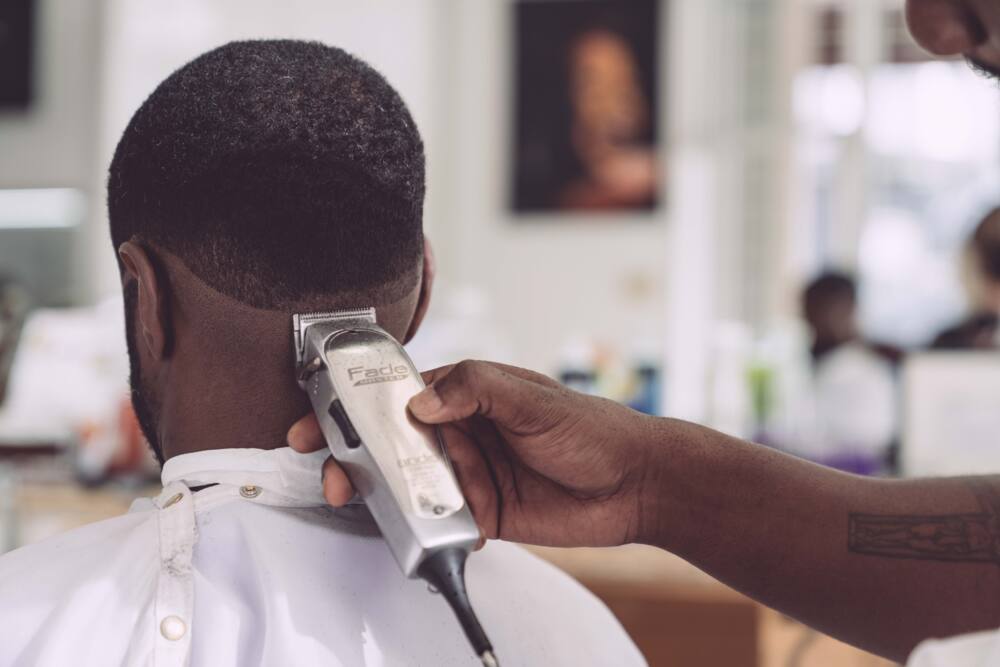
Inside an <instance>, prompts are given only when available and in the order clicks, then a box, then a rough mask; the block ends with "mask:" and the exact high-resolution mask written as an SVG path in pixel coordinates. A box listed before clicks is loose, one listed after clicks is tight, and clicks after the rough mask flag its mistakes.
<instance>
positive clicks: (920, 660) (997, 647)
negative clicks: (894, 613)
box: [906, 630, 1000, 667]
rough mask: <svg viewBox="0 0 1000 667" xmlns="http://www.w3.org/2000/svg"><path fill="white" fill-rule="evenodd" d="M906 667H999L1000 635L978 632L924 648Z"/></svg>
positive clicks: (926, 643) (912, 657)
mask: <svg viewBox="0 0 1000 667" xmlns="http://www.w3.org/2000/svg"><path fill="white" fill-rule="evenodd" d="M906 665H907V667H996V666H997V665H1000V631H996V630H991V631H989V632H977V633H975V634H971V635H965V636H963V637H955V638H954V639H945V640H933V641H927V642H924V643H923V644H921V645H920V646H918V647H917V648H916V650H915V651H914V652H913V655H911V656H910V660H909V662H907V663H906Z"/></svg>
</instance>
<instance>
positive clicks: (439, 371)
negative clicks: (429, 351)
mask: <svg viewBox="0 0 1000 667" xmlns="http://www.w3.org/2000/svg"><path fill="white" fill-rule="evenodd" d="M466 363H473V364H484V365H487V366H493V367H494V368H499V369H500V370H502V371H506V372H507V373H510V374H511V375H514V376H516V377H519V378H521V379H522V380H527V381H529V382H537V383H538V384H540V385H543V386H546V387H561V386H562V385H561V384H559V382H558V381H556V380H553V379H552V378H550V377H549V376H548V375H542V374H541V373H536V372H535V371H529V370H528V369H527V368H520V367H518V366H511V365H509V364H501V363H498V362H495V361H471V362H466ZM455 366H456V364H449V365H447V366H441V367H440V368H435V369H433V370H430V371H424V372H423V373H421V375H422V376H423V378H424V382H426V383H427V384H432V383H434V382H435V381H437V380H439V379H441V378H443V377H444V376H445V375H448V374H449V373H451V371H452V369H454V368H455Z"/></svg>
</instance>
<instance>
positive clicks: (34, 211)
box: [0, 188, 87, 229]
mask: <svg viewBox="0 0 1000 667" xmlns="http://www.w3.org/2000/svg"><path fill="white" fill-rule="evenodd" d="M86 203H87V200H86V197H84V195H83V193H82V192H80V191H79V190H74V189H72V188H30V189H24V190H0V229H53V228H65V227H75V226H77V225H79V224H80V222H81V221H82V219H83V217H84V214H85V212H86Z"/></svg>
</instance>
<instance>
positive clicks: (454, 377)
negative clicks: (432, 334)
mask: <svg viewBox="0 0 1000 667" xmlns="http://www.w3.org/2000/svg"><path fill="white" fill-rule="evenodd" d="M541 389H542V387H539V386H537V385H534V384H533V383H530V382H526V381H524V380H522V379H520V378H518V377H515V376H513V375H511V374H510V373H507V372H505V371H503V370H502V369H500V368H497V367H496V366H494V365H492V364H488V363H485V362H478V361H463V362H462V363H460V364H458V365H456V366H455V367H454V368H452V369H451V371H450V372H449V373H448V374H447V375H444V376H443V377H439V378H438V379H436V380H435V381H434V382H433V383H431V384H430V385H428V386H427V388H426V389H424V390H423V391H421V392H420V393H419V394H417V395H416V396H414V397H413V398H411V399H410V404H409V406H410V412H412V413H413V416H414V417H416V418H417V419H419V420H420V421H422V422H424V423H426V424H443V423H446V422H452V421H458V420H460V419H465V418H466V417H470V416H472V415H475V414H478V415H482V416H484V417H487V418H489V419H492V420H493V421H496V422H499V423H501V424H505V425H508V426H513V425H514V422H518V421H521V419H523V416H524V415H523V413H524V411H530V410H531V407H532V400H533V398H535V397H534V396H532V393H533V392H537V391H539V390H541Z"/></svg>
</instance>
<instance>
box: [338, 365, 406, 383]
mask: <svg viewBox="0 0 1000 667" xmlns="http://www.w3.org/2000/svg"><path fill="white" fill-rule="evenodd" d="M347 376H348V377H349V378H350V380H351V382H353V383H354V386H355V387H358V386H360V385H364V384H378V383H379V382H397V381H399V380H405V379H406V378H408V377H410V368H409V367H408V366H405V365H403V364H397V365H395V366H393V365H392V364H387V365H385V366H381V367H379V368H365V367H364V366H355V367H354V368H348V369H347Z"/></svg>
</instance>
